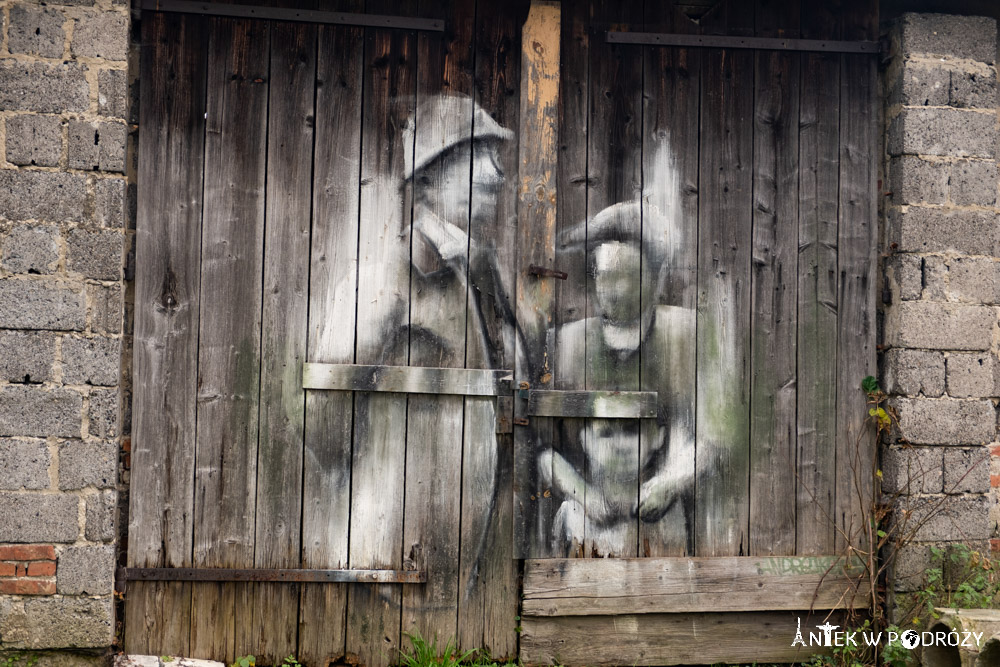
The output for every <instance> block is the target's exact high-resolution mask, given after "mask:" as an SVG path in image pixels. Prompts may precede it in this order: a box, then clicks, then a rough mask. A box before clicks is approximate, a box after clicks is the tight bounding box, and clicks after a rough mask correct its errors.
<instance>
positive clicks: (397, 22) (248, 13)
mask: <svg viewBox="0 0 1000 667" xmlns="http://www.w3.org/2000/svg"><path fill="white" fill-rule="evenodd" d="M142 8H143V9H148V10H150V11H155V12H175V13H179V14H204V15H207V16H231V17H235V18H243V19H272V20H275V21H297V22H305V23H332V24H337V25H358V26H365V27H369V28H399V29H401V30H428V31H433V32H441V31H443V30H444V21H443V20H441V19H422V18H416V17H409V16H382V15H379V14H352V13H350V12H327V11H322V10H317V9H290V8H285V7H264V6H261V5H229V4H222V3H215V2H191V1H190V0H142Z"/></svg>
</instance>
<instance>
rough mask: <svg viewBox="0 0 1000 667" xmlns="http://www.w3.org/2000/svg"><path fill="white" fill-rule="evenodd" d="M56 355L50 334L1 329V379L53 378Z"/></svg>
mask: <svg viewBox="0 0 1000 667" xmlns="http://www.w3.org/2000/svg"><path fill="white" fill-rule="evenodd" d="M55 354H56V342H55V337H54V336H52V335H51V334H47V333H42V332H38V331H5V330H0V380H2V381H5V382H24V383H30V382H45V381H47V380H51V379H52V365H53V363H54V360H55ZM0 470H2V468H0Z"/></svg>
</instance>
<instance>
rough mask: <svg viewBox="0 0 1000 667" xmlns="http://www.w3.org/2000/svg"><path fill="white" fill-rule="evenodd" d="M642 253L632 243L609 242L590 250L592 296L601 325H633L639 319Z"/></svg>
mask: <svg viewBox="0 0 1000 667" xmlns="http://www.w3.org/2000/svg"><path fill="white" fill-rule="evenodd" d="M641 269H642V251H641V250H640V249H639V246H638V245H637V244H635V243H623V242H621V241H609V242H606V243H602V244H601V245H600V246H598V247H597V248H596V249H595V251H594V294H595V296H596V297H597V305H598V307H599V308H600V314H601V316H602V318H603V319H604V321H605V322H607V323H609V324H613V325H618V326H626V325H629V324H631V323H637V322H638V321H639V319H640V316H641V305H642V304H641V294H640V288H639V285H640V281H641V279H640V272H641Z"/></svg>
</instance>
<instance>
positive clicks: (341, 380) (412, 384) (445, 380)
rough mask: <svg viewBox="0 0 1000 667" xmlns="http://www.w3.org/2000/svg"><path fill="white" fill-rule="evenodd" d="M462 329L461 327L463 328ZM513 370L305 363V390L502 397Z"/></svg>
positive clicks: (507, 393) (303, 384)
mask: <svg viewBox="0 0 1000 667" xmlns="http://www.w3.org/2000/svg"><path fill="white" fill-rule="evenodd" d="M463 328H464V327H463ZM513 377H514V373H513V371H507V370H502V369H498V370H487V369H474V368H434V367H427V366H379V365H366V364H323V363H314V362H310V363H307V364H305V369H304V370H303V373H302V386H304V387H305V388H306V389H331V390H344V391H379V392H398V393H404V394H458V395H465V396H504V395H509V394H510V391H511V386H510V385H511V380H512V379H513Z"/></svg>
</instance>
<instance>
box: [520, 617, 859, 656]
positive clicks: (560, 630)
mask: <svg viewBox="0 0 1000 667" xmlns="http://www.w3.org/2000/svg"><path fill="white" fill-rule="evenodd" d="M799 618H801V619H802V626H803V628H804V629H803V632H805V633H806V634H807V635H808V630H812V631H813V632H817V631H816V630H815V626H817V625H819V624H821V623H823V622H824V619H825V618H826V616H825V614H813V615H811V616H810V615H808V613H807V612H798V613H796V612H746V613H735V614H733V613H721V614H716V613H704V614H637V615H634V616H563V617H548V618H547V617H539V616H534V617H526V618H525V619H524V621H523V623H524V633H523V634H522V635H521V659H522V660H523V661H524V662H525V663H528V664H545V665H567V666H568V667H577V666H580V665H588V666H590V667H594V666H598V667H601V666H604V665H608V666H609V667H610V666H611V665H691V664H713V663H730V664H750V663H758V664H759V663H775V662H804V661H807V660H808V658H809V657H810V656H811V655H813V654H814V653H821V652H823V651H822V649H817V648H816V647H815V646H812V647H810V646H804V647H803V646H794V647H793V646H791V643H792V640H793V638H794V637H795V629H796V626H797V620H798V619H799ZM828 620H829V622H830V623H832V624H835V625H839V626H841V627H843V625H844V620H843V614H842V613H834V614H833V615H832V616H831V617H830V618H829V619H828Z"/></svg>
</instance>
